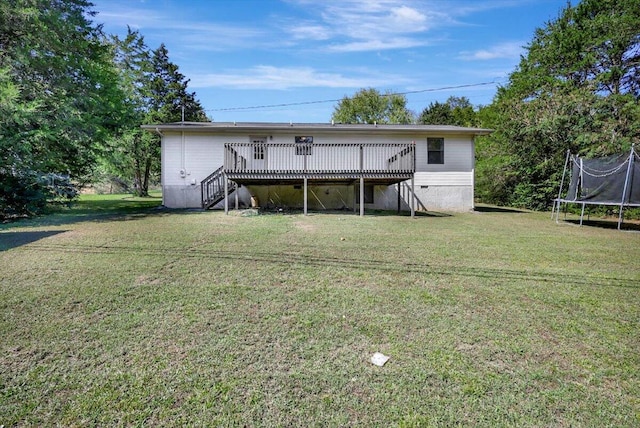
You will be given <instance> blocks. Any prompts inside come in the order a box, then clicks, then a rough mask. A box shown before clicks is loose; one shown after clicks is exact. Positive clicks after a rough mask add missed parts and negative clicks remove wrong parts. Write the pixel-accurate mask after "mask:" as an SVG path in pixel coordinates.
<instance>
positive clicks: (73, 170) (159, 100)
mask: <svg viewBox="0 0 640 428" xmlns="http://www.w3.org/2000/svg"><path fill="white" fill-rule="evenodd" d="M91 7H92V5H91V3H90V2H88V1H86V0H57V1H51V0H12V1H9V2H0V218H7V217H16V216H24V215H33V214H37V213H39V212H42V210H43V209H44V208H45V207H46V205H47V203H48V202H50V201H52V200H66V199H69V198H72V197H73V196H74V195H75V193H76V188H77V186H75V185H74V184H75V183H86V182H90V181H92V180H95V179H96V177H97V176H99V175H101V174H102V175H111V176H113V177H122V178H124V180H131V181H133V183H134V185H133V191H134V192H135V193H136V194H138V195H141V196H145V195H147V194H148V190H149V181H150V177H152V175H153V174H154V172H155V171H157V170H158V168H157V163H158V162H159V158H160V148H159V140H158V137H157V136H154V135H153V134H149V133H143V132H141V130H140V125H141V124H143V123H161V122H173V121H179V120H181V118H182V114H183V112H182V109H183V108H184V118H185V120H205V119H206V115H205V114H204V110H203V108H202V106H201V105H200V103H199V101H198V100H197V99H196V97H195V94H194V93H192V92H189V91H188V90H187V84H188V79H186V78H185V76H184V75H182V74H181V73H180V72H179V70H178V67H177V66H176V65H175V64H174V63H172V62H171V61H170V60H169V55H168V52H167V49H166V47H165V46H164V45H161V46H159V47H158V48H157V49H155V50H151V49H149V48H148V47H147V45H146V44H145V42H144V38H143V36H142V35H141V34H139V33H138V32H135V31H131V30H129V31H128V34H127V36H126V37H124V38H122V39H120V38H118V37H116V36H111V35H107V34H105V33H104V32H103V30H102V27H101V26H100V25H95V24H94V23H93V22H92V21H91V18H92V17H94V16H95V12H93V11H92V10H91Z"/></svg>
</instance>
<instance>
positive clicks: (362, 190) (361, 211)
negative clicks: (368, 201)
mask: <svg viewBox="0 0 640 428" xmlns="http://www.w3.org/2000/svg"><path fill="white" fill-rule="evenodd" d="M360 217H364V177H362V176H360Z"/></svg>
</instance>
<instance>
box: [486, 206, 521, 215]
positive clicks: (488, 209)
mask: <svg viewBox="0 0 640 428" xmlns="http://www.w3.org/2000/svg"><path fill="white" fill-rule="evenodd" d="M474 211H475V212H479V213H505V214H507V213H509V214H513V213H516V214H526V213H527V211H525V210H519V209H516V208H508V207H498V206H494V205H476V207H475V208H474Z"/></svg>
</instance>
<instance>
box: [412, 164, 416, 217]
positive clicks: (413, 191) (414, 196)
mask: <svg viewBox="0 0 640 428" xmlns="http://www.w3.org/2000/svg"><path fill="white" fill-rule="evenodd" d="M413 176H414V175H413V174H412V175H411V217H415V216H416V206H415V205H416V187H415V179H414V177H413Z"/></svg>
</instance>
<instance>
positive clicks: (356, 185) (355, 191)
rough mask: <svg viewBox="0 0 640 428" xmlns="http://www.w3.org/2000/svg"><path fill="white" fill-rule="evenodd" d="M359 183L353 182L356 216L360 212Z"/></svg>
mask: <svg viewBox="0 0 640 428" xmlns="http://www.w3.org/2000/svg"><path fill="white" fill-rule="evenodd" d="M357 205H358V182H357V181H354V182H353V213H354V214H355V213H356V212H357V211H358V208H357Z"/></svg>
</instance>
